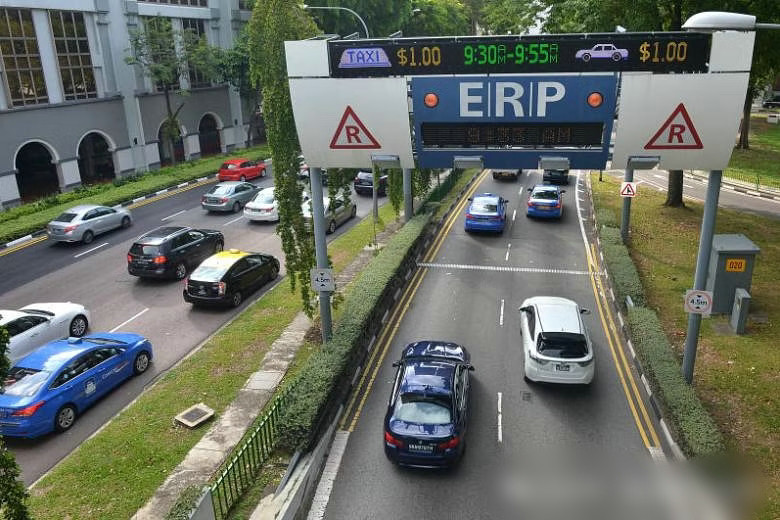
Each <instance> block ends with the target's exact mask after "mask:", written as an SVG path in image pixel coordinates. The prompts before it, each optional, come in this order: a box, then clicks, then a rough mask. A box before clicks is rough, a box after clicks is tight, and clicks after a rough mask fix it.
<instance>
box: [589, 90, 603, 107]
mask: <svg viewBox="0 0 780 520" xmlns="http://www.w3.org/2000/svg"><path fill="white" fill-rule="evenodd" d="M603 102H604V96H602V95H601V94H600V93H599V92H591V93H590V94H588V105H590V106H591V107H593V108H598V107H600V106H601V104H602V103H603Z"/></svg>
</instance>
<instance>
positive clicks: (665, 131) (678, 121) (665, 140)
mask: <svg viewBox="0 0 780 520" xmlns="http://www.w3.org/2000/svg"><path fill="white" fill-rule="evenodd" d="M701 148H704V146H703V145H702V144H701V139H699V133H698V132H697V131H696V127H695V126H693V121H691V116H689V115H688V111H687V110H685V105H684V104H683V103H680V104H679V105H677V108H675V109H674V112H672V115H670V116H669V119H667V120H666V121H665V122H664V124H663V125H661V128H659V129H658V131H657V132H656V133H655V135H654V136H653V137H651V138H650V140H649V141H648V142H647V144H646V145H645V150H699V149H701Z"/></svg>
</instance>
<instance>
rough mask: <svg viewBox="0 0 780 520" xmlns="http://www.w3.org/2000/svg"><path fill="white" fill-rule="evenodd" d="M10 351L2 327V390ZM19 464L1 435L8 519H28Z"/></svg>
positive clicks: (1, 481) (1, 492) (0, 485)
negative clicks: (7, 353)
mask: <svg viewBox="0 0 780 520" xmlns="http://www.w3.org/2000/svg"><path fill="white" fill-rule="evenodd" d="M7 351H8V331H7V330H5V327H0V392H1V391H2V389H3V386H4V381H5V377H6V374H8V369H9V368H10V362H9V360H8V356H7V355H6V352H7ZM19 473H20V472H19V466H18V465H17V464H16V459H14V455H13V453H11V452H10V451H8V448H6V447H5V444H4V443H3V438H2V437H0V515H2V517H3V518H6V519H8V520H28V519H29V518H30V514H29V513H28V511H27V503H26V501H27V496H28V494H27V489H26V488H25V487H24V484H22V482H21V481H20V480H19Z"/></svg>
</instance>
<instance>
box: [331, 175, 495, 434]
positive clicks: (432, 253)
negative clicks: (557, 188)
mask: <svg viewBox="0 0 780 520" xmlns="http://www.w3.org/2000/svg"><path fill="white" fill-rule="evenodd" d="M487 173H488V170H483V171H482V173H480V174H479V175H478V176H477V178H476V179H475V180H474V182H473V184H472V185H471V188H469V189H468V191H467V192H466V194H465V196H464V197H463V198H462V199H461V200H460V202H458V204H457V205H456V206H455V208H454V210H453V211H452V213H451V214H450V216H449V217H447V220H446V221H445V222H444V225H443V226H442V228H441V229H440V230H439V233H438V234H437V235H436V238H435V239H434V241H433V244H432V246H431V248H430V249H429V250H428V253H427V254H426V255H425V257H424V259H423V261H424V262H430V261H431V260H433V259H434V258H436V255H437V254H438V252H439V249H441V246H442V244H444V239H445V238H446V237H447V235H448V234H449V232H450V230H451V229H452V226H453V225H454V224H455V222H456V221H457V220H458V218H459V217H460V215H461V212H462V211H463V208H464V206H465V205H466V203H467V202H468V199H469V197H471V196H472V195H473V194H474V192H475V191H476V190H477V188H478V187H479V185H480V184H481V183H482V181H483V180H484V179H485V176H486V175H487ZM427 272H428V268H427V267H423V268H420V269H417V271H415V273H414V276H412V279H411V281H410V283H409V285H407V287H406V290H405V291H404V293H403V295H402V296H401V299H400V300H399V302H398V305H396V306H395V308H394V309H393V312H392V314H391V315H390V319H389V320H388V321H387V325H386V326H385V327H383V328H382V332H381V333H380V334H379V337H378V338H377V342H376V345H375V346H374V350H373V352H372V353H371V356H369V359H368V361H367V362H366V364H365V370H364V371H363V375H362V376H361V377H360V382H359V383H358V384H357V386H356V387H355V388H354V390H353V392H352V397H351V398H350V400H349V403H348V404H347V407H346V409H345V410H344V415H343V416H342V419H341V424H339V428H340V429H342V430H344V429H346V430H348V431H350V432H351V431H354V429H355V425H356V424H357V421H358V419H359V418H360V413H361V411H362V410H363V406H365V404H366V399H367V398H368V395H369V394H370V393H371V388H372V387H373V386H374V381H376V376H377V374H379V369H380V368H381V366H382V363H383V362H384V360H385V356H386V355H387V352H388V350H389V349H390V345H391V344H392V342H393V338H394V337H395V335H396V333H397V332H398V327H399V326H400V324H401V322H402V321H403V319H404V316H405V315H406V311H407V310H408V309H409V304H410V303H411V302H412V300H413V299H414V295H415V294H416V293H417V289H418V288H419V287H420V284H422V281H423V279H424V278H425V275H426V274H427ZM358 399H359V400H358Z"/></svg>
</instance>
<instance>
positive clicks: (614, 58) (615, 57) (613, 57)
mask: <svg viewBox="0 0 780 520" xmlns="http://www.w3.org/2000/svg"><path fill="white" fill-rule="evenodd" d="M621 59H623V56H621V55H620V53H619V52H616V53H614V54H613V55H612V61H620V60H621Z"/></svg>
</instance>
